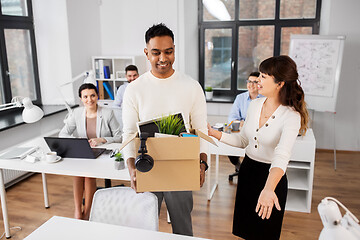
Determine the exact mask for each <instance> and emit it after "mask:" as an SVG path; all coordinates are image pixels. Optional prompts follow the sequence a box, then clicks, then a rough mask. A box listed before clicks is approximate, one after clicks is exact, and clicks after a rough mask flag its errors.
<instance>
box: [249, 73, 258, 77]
mask: <svg viewBox="0 0 360 240" xmlns="http://www.w3.org/2000/svg"><path fill="white" fill-rule="evenodd" d="M259 76H260V73H259V72H252V73H250V74H249V77H259ZM249 77H248V78H249Z"/></svg>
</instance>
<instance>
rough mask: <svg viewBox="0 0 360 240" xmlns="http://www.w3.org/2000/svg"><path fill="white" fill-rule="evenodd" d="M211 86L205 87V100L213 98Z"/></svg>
mask: <svg viewBox="0 0 360 240" xmlns="http://www.w3.org/2000/svg"><path fill="white" fill-rule="evenodd" d="M213 94H214V92H213V88H212V87H205V97H206V100H211V99H212V98H213Z"/></svg>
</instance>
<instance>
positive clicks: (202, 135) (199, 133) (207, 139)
mask: <svg viewBox="0 0 360 240" xmlns="http://www.w3.org/2000/svg"><path fill="white" fill-rule="evenodd" d="M195 134H196V135H197V136H199V137H201V138H202V139H204V140H206V141H208V142H209V143H211V144H213V145H215V146H217V147H218V145H217V144H216V142H215V141H214V139H212V138H211V137H209V136H208V135H206V134H205V133H203V132H202V131H200V130H196V129H195Z"/></svg>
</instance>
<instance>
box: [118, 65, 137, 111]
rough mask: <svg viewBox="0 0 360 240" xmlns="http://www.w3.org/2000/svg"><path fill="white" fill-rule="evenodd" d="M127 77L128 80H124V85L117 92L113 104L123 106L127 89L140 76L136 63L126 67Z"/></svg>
mask: <svg viewBox="0 0 360 240" xmlns="http://www.w3.org/2000/svg"><path fill="white" fill-rule="evenodd" d="M125 77H126V79H127V82H124V83H123V85H121V86H120V87H119V89H118V90H117V92H116V96H115V100H114V103H113V105H114V106H118V107H121V106H122V102H123V97H124V93H125V89H126V87H127V85H129V83H131V82H132V81H135V79H137V78H138V77H139V71H138V68H137V67H136V66H135V65H129V66H127V67H126V68H125Z"/></svg>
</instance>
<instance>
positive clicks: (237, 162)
mask: <svg viewBox="0 0 360 240" xmlns="http://www.w3.org/2000/svg"><path fill="white" fill-rule="evenodd" d="M229 159H230V162H231V163H232V164H234V165H235V172H234V173H232V174H230V175H229V181H232V180H233V179H234V177H235V176H239V168H240V157H238V156H229Z"/></svg>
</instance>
